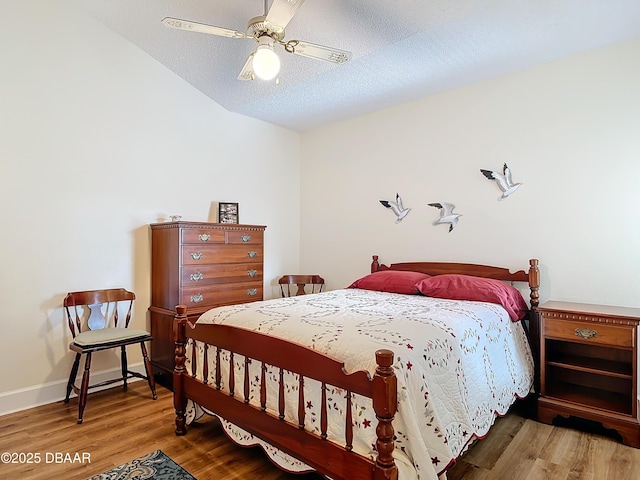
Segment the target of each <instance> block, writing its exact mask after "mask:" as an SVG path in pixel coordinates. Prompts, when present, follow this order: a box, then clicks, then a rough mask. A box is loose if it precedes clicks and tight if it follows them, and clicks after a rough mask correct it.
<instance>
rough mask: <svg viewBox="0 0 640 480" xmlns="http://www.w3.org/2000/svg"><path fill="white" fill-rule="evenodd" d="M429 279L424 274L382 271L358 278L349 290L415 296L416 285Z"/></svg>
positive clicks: (416, 291)
mask: <svg viewBox="0 0 640 480" xmlns="http://www.w3.org/2000/svg"><path fill="white" fill-rule="evenodd" d="M427 278H429V275H427V274H426V273H419V272H408V271H403V270H383V271H381V272H375V273H372V274H370V275H367V276H365V277H362V278H359V279H358V280H356V281H355V282H353V283H352V284H351V285H349V288H361V289H363V290H376V291H378V292H391V293H406V294H410V295H411V294H417V293H418V288H417V287H416V284H417V283H418V282H419V281H421V280H424V279H427Z"/></svg>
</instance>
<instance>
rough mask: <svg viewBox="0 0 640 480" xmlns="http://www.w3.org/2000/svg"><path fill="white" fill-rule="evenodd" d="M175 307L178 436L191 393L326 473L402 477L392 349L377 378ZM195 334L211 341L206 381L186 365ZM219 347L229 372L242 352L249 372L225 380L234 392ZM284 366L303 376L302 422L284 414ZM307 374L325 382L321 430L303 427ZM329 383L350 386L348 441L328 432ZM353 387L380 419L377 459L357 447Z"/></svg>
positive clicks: (356, 478)
mask: <svg viewBox="0 0 640 480" xmlns="http://www.w3.org/2000/svg"><path fill="white" fill-rule="evenodd" d="M176 312H177V314H176V317H175V322H174V340H175V344H176V350H175V353H176V363H175V370H174V376H173V386H174V407H175V411H176V421H175V423H176V430H175V432H176V435H184V434H185V433H186V431H187V430H186V419H185V410H186V405H187V399H191V400H193V401H194V402H195V403H198V404H200V405H201V406H203V407H205V408H206V409H208V410H210V411H212V412H214V413H216V414H217V415H219V416H220V417H221V418H224V419H226V420H228V421H229V422H231V423H234V424H236V425H237V426H239V427H240V428H242V429H244V430H246V431H248V432H250V433H252V434H253V435H255V436H256V437H258V438H260V439H262V440H264V441H266V442H268V443H269V444H271V445H273V446H275V447H277V448H279V449H280V450H282V451H284V452H286V453H288V454H289V455H291V456H293V457H295V458H298V459H299V460H301V461H302V462H304V463H306V464H308V465H309V466H311V467H312V468H314V469H315V470H316V471H317V472H318V473H320V474H322V475H326V476H330V477H331V478H333V479H335V480H340V479H343V480H347V479H348V480H383V479H388V480H397V478H398V470H397V466H396V465H395V462H394V459H393V451H394V448H395V445H394V440H393V439H394V428H393V424H392V421H393V418H394V416H395V414H396V409H397V385H396V381H397V380H396V376H395V373H394V370H393V367H392V365H393V361H394V357H393V353H392V352H391V351H389V350H379V351H377V352H376V354H375V356H376V364H377V367H376V371H375V374H374V375H373V378H371V376H370V375H369V374H368V373H367V372H364V371H360V372H355V373H351V374H347V373H346V372H345V370H344V363H342V362H340V361H338V360H335V359H333V358H331V357H328V356H326V355H323V354H321V353H319V352H316V351H314V350H310V349H308V348H306V347H304V346H302V345H299V344H295V343H291V342H287V341H284V340H281V339H278V338H274V337H270V336H267V335H264V334H262V333H259V332H254V331H250V330H246V329H242V328H237V327H231V326H228V325H214V324H206V325H201V324H196V325H192V324H191V323H190V322H188V320H187V315H186V307H185V306H182V305H179V306H178V307H176ZM189 338H190V339H193V340H194V341H198V342H202V343H203V344H204V345H205V347H204V355H205V357H204V358H205V360H204V363H203V365H202V369H203V375H202V377H203V380H201V379H199V378H196V375H195V368H196V367H195V365H192V368H193V371H188V369H187V366H186V345H187V340H188V339H189ZM221 350H224V351H228V352H230V360H229V364H230V367H232V368H230V371H231V372H233V362H234V354H235V355H239V356H242V358H243V359H244V360H242V362H244V375H243V376H242V375H241V376H240V377H242V378H238V379H236V378H234V375H233V373H232V374H230V375H229V378H228V379H226V384H227V387H228V388H227V389H228V390H229V391H228V392H227V391H224V390H223V389H222V388H221V372H220V365H221V361H224V360H221V355H220V352H221ZM208 355H214V356H215V370H216V371H215V372H208V370H207V369H208V365H209V362H208V360H207V356H208ZM252 362H258V365H260V370H261V372H262V375H261V378H260V379H259V381H258V384H259V386H260V393H259V396H260V399H259V403H260V405H259V406H258V405H254V404H252V403H250V402H249V400H250V399H249V393H248V392H249V365H250V364H251V363H252ZM192 363H194V362H192ZM267 366H269V367H271V368H275V369H276V370H278V371H279V375H280V381H279V387H278V389H279V393H278V398H277V405H278V412H274V413H272V412H269V411H268V410H267V408H266V405H267V398H266V396H267V388H266V379H265V377H266V372H267ZM285 371H286V372H292V373H294V374H295V375H297V377H298V382H299V385H298V401H297V406H296V409H295V411H297V423H293V422H290V421H287V420H286V419H285V414H284V412H285V406H286V405H285V395H284V382H283V372H285ZM209 379H211V380H209ZM305 379H313V380H315V381H317V382H319V383H321V384H322V401H321V407H320V413H321V416H320V428H319V430H320V435H318V434H316V433H314V432H310V431H308V430H305V428H304V426H305V397H304V389H303V388H302V387H303V385H304V382H305ZM208 382H211V383H208ZM327 386H333V387H337V388H340V389H342V390H344V391H345V392H346V395H345V398H346V411H345V414H344V422H345V423H344V427H345V438H344V439H343V442H344V446H342V445H339V444H337V443H333V442H331V441H329V440H328V439H327V408H328V407H327V399H326V395H325V392H326V388H327ZM353 394H359V395H362V396H364V397H367V398H370V399H371V400H372V405H373V409H374V411H375V413H376V418H377V420H378V424H377V427H376V437H377V440H376V452H377V455H376V458H375V460H371V459H369V458H367V457H364V456H362V455H360V454H357V453H355V452H353V451H352V440H353V424H354V418H353V412H352V409H351V406H352V404H351V399H352V395H353Z"/></svg>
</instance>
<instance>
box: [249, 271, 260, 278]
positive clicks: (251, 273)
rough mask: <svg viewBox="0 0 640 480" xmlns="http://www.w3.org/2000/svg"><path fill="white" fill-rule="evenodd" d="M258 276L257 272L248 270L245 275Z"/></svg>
mask: <svg viewBox="0 0 640 480" xmlns="http://www.w3.org/2000/svg"><path fill="white" fill-rule="evenodd" d="M257 274H258V271H257V270H249V271H248V272H247V275H249V276H250V277H255V276H256V275H257Z"/></svg>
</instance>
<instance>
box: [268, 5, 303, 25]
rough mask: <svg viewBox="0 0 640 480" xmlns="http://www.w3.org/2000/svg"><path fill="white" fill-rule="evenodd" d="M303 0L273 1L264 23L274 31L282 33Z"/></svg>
mask: <svg viewBox="0 0 640 480" xmlns="http://www.w3.org/2000/svg"><path fill="white" fill-rule="evenodd" d="M303 3H304V0H273V3H272V4H271V8H270V9H269V12H268V13H267V18H265V23H268V24H269V26H270V27H271V28H272V29H273V30H275V31H283V30H284V29H285V27H286V26H287V25H288V24H289V22H290V21H291V19H292V18H293V16H294V15H295V14H296V12H297V11H298V8H300V5H302V4H303Z"/></svg>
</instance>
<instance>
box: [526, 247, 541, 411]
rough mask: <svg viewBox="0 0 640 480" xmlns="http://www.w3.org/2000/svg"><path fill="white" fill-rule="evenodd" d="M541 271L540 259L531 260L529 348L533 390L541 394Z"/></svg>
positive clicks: (533, 407)
mask: <svg viewBox="0 0 640 480" xmlns="http://www.w3.org/2000/svg"><path fill="white" fill-rule="evenodd" d="M539 288H540V269H539V268H538V259H537V258H532V259H531V260H529V290H530V293H529V300H530V302H531V312H530V314H529V332H528V333H529V346H530V347H531V353H532V354H533V365H534V381H533V389H534V391H535V393H539V392H540V340H539V339H540V317H539V316H538V306H539V305H540V294H539V292H538V290H539ZM531 408H532V411H534V412H535V411H536V406H532V407H531ZM534 416H535V415H534Z"/></svg>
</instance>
